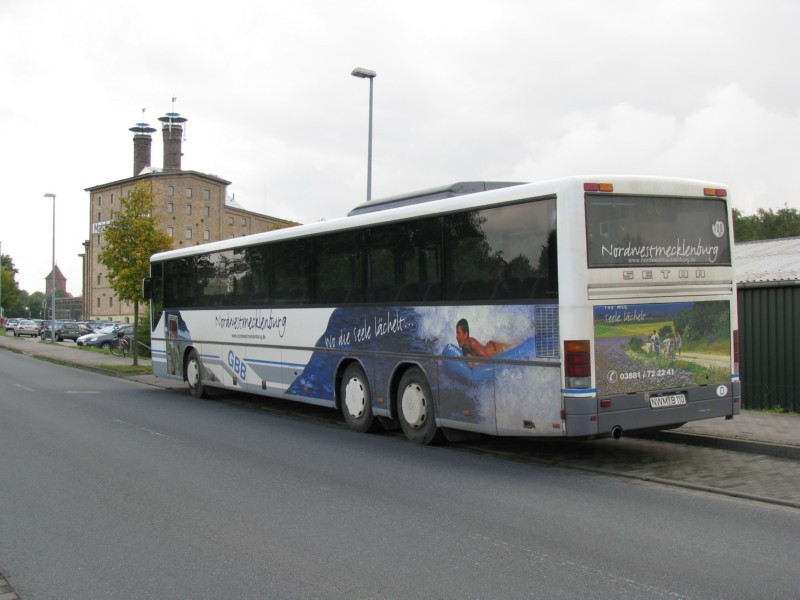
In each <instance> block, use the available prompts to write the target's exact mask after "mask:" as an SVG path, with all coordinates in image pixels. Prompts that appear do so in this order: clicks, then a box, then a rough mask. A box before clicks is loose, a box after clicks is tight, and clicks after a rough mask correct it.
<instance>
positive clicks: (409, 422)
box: [397, 367, 441, 445]
mask: <svg viewBox="0 0 800 600" xmlns="http://www.w3.org/2000/svg"><path fill="white" fill-rule="evenodd" d="M434 413H435V410H434V403H433V393H432V392H431V386H430V385H429V384H428V379H427V378H426V377H425V374H424V373H423V372H422V371H421V370H420V369H418V368H417V367H412V368H411V369H409V370H408V371H406V372H405V373H404V374H403V377H402V378H401V379H400V386H399V388H398V397H397V417H398V420H399V421H400V427H402V429H403V433H405V434H406V437H407V438H408V439H409V440H411V441H412V442H414V443H415V444H423V445H427V444H436V443H438V442H439V441H440V440H441V431H440V430H439V428H438V427H437V426H436V417H435V414H434Z"/></svg>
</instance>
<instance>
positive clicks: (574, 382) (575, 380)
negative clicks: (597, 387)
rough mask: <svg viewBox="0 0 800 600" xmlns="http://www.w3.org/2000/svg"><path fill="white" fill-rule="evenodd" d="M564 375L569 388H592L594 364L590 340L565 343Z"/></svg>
mask: <svg viewBox="0 0 800 600" xmlns="http://www.w3.org/2000/svg"><path fill="white" fill-rule="evenodd" d="M564 374H565V375H566V384H567V387H568V388H575V389H585V388H588V387H591V383H592V362H591V347H590V344H589V340H567V341H565V342H564Z"/></svg>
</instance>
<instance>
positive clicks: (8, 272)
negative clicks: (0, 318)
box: [0, 254, 19, 316]
mask: <svg viewBox="0 0 800 600" xmlns="http://www.w3.org/2000/svg"><path fill="white" fill-rule="evenodd" d="M0 265H2V269H0V278H2V279H0V294H2V296H0V304H2V307H3V310H1V311H0V314H2V315H4V316H8V315H9V314H16V313H18V312H19V308H18V305H17V296H18V295H19V286H18V285H17V282H16V279H15V277H14V276H15V275H16V274H17V272H18V269H17V268H16V267H15V266H14V261H13V260H11V257H10V256H9V255H8V254H2V255H0Z"/></svg>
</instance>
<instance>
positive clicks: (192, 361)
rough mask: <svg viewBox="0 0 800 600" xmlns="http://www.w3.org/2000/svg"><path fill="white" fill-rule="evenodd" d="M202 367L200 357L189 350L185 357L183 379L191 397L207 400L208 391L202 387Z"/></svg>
mask: <svg viewBox="0 0 800 600" xmlns="http://www.w3.org/2000/svg"><path fill="white" fill-rule="evenodd" d="M202 374H203V365H202V363H201V362H200V357H199V356H197V352H196V351H195V350H189V354H187V355H186V366H185V367H184V371H183V377H184V379H185V380H186V383H187V384H188V385H189V391H190V392H191V393H192V396H194V397H195V398H199V399H201V400H202V399H205V398H208V391H207V390H206V386H205V385H203V380H202Z"/></svg>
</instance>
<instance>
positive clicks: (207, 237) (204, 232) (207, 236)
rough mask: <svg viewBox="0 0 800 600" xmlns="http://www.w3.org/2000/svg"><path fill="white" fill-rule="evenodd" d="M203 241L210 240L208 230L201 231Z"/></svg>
mask: <svg viewBox="0 0 800 600" xmlns="http://www.w3.org/2000/svg"><path fill="white" fill-rule="evenodd" d="M203 239H204V240H210V239H211V232H210V231H209V230H208V229H206V230H205V231H203Z"/></svg>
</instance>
